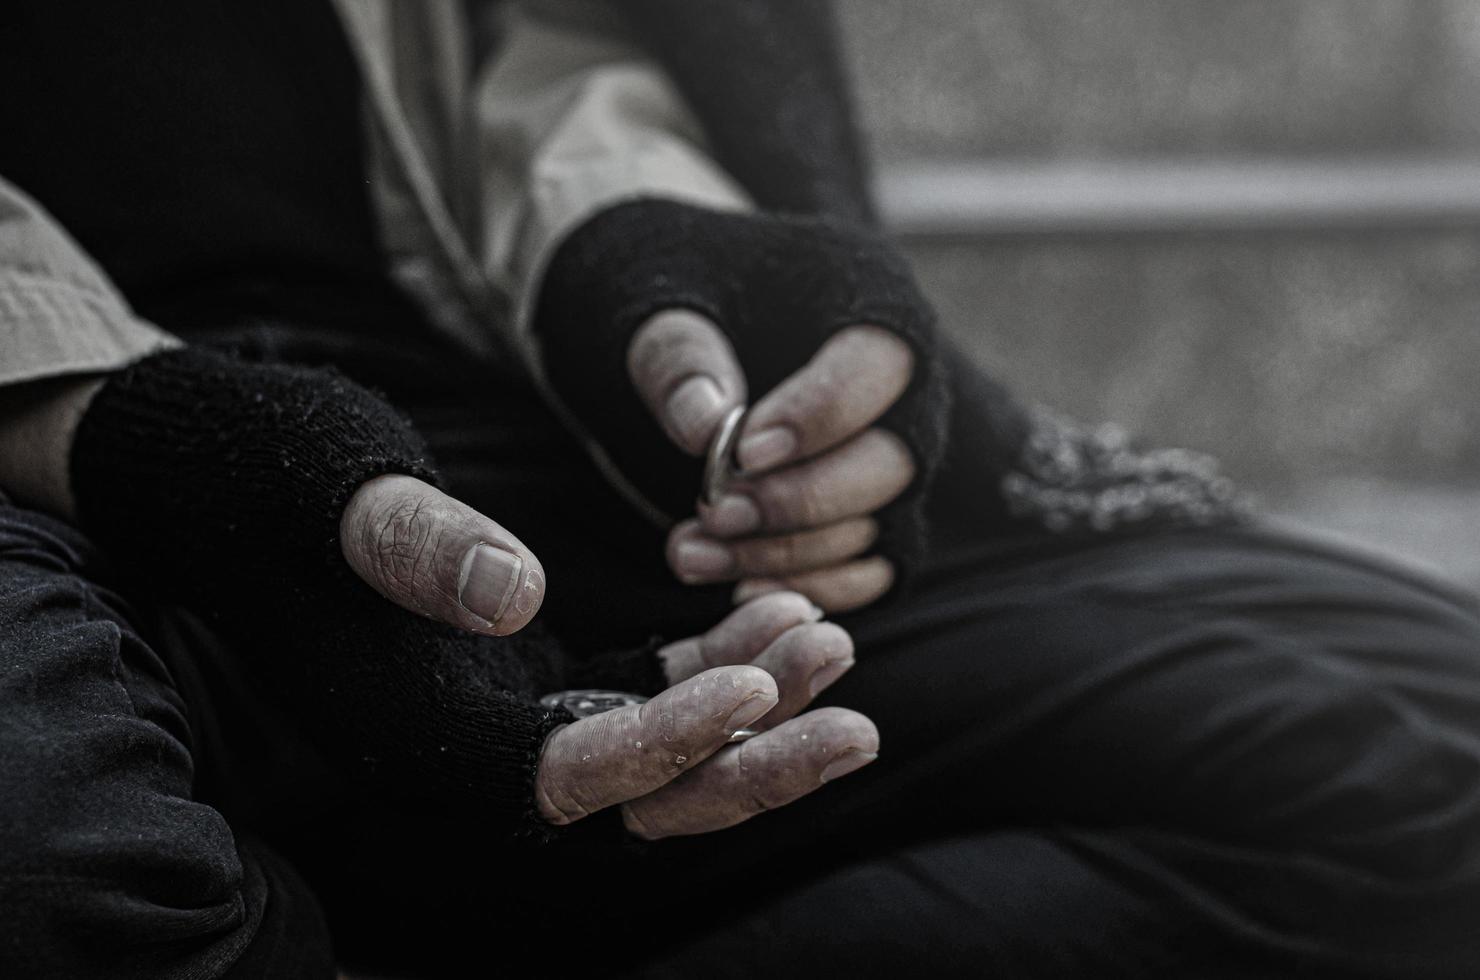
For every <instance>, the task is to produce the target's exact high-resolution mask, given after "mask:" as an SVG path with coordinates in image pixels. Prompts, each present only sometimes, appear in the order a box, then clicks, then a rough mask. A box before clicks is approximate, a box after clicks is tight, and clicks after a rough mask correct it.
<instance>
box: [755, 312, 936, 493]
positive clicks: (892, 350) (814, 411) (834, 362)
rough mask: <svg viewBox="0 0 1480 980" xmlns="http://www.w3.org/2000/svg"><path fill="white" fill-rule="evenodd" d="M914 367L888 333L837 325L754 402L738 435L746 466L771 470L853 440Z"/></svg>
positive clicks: (904, 347) (908, 354)
mask: <svg viewBox="0 0 1480 980" xmlns="http://www.w3.org/2000/svg"><path fill="white" fill-rule="evenodd" d="M914 364H915V355H914V351H912V350H911V349H910V347H909V345H908V344H906V343H905V342H904V341H903V340H901V339H899V338H898V337H896V336H895V335H894V334H892V333H889V332H888V331H886V330H883V329H881V328H879V327H871V326H856V327H849V328H847V329H845V330H840V331H839V332H838V333H836V334H834V335H833V336H832V337H831V338H830V339H829V340H828V341H827V342H826V343H824V344H823V345H822V347H821V348H820V349H819V350H818V351H817V353H816V355H814V356H813V358H812V360H810V361H808V362H807V364H806V365H805V366H804V367H803V368H802V369H801V370H799V371H798V372H796V373H795V374H793V375H792V376H791V377H790V378H788V379H787V380H785V381H783V382H782V383H781V384H780V385H778V386H777V387H776V388H775V389H773V390H772V391H771V392H769V393H768V394H767V395H766V396H765V397H764V398H762V399H761V400H760V401H759V402H757V403H756V405H755V407H754V408H753V409H752V410H751V412H750V415H749V417H748V418H747V419H746V421H745V430H744V431H743V432H742V433H741V435H740V445H739V447H738V450H737V453H738V456H739V460H740V465H741V467H742V468H743V469H746V470H750V471H756V472H759V471H764V470H769V469H773V468H775V467H777V466H781V465H784V464H787V463H790V462H793V461H794V460H798V459H804V458H807V457H809V456H815V455H817V454H818V453H820V452H822V451H824V450H826V449H831V448H832V447H833V446H836V445H838V444H840V443H842V442H844V441H846V440H848V439H850V438H852V437H853V436H855V435H857V434H858V433H860V432H862V431H863V430H864V429H866V428H867V427H868V426H870V425H872V424H873V423H874V422H875V421H876V420H877V419H878V418H879V416H881V415H883V414H884V413H885V412H886V411H888V409H889V406H891V405H893V404H894V402H895V401H896V400H898V398H899V396H900V395H901V394H903V393H904V390H905V388H907V387H908V386H909V383H910V375H911V373H912V372H913V371H914Z"/></svg>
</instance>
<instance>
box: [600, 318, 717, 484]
mask: <svg viewBox="0 0 1480 980" xmlns="http://www.w3.org/2000/svg"><path fill="white" fill-rule="evenodd" d="M627 374H628V376H629V377H630V378H631V379H632V384H633V385H635V386H636V388H637V393H638V395H639V396H641V398H642V400H643V403H644V404H646V405H647V407H648V411H650V412H652V413H653V417H654V418H656V419H657V420H658V422H659V424H660V425H662V426H663V431H664V432H666V433H668V438H670V439H672V440H673V442H674V443H675V444H676V445H677V446H678V447H679V448H681V449H683V450H684V451H685V452H687V453H689V454H690V455H692V456H697V455H699V454H701V453H702V452H704V450H705V448H706V447H707V446H708V445H709V443H710V441H711V440H712V439H713V438H714V433H715V430H717V429H718V428H719V424H720V422H721V421H723V420H724V417H725V416H726V415H727V414H728V413H729V411H730V410H731V409H732V408H734V407H736V406H737V405H742V404H744V403H745V376H744V374H742V373H741V371H740V362H739V361H738V360H737V359H736V358H735V349H734V348H733V347H731V346H730V342H729V340H728V339H726V337H725V335H724V334H723V333H722V332H721V331H720V329H719V327H717V326H715V325H714V323H713V322H712V321H711V320H709V319H708V318H706V317H704V316H701V315H700V314H698V313H695V312H693V311H692V310H685V309H669V310H663V311H661V312H659V313H655V314H653V316H651V317H649V318H648V319H647V320H646V321H645V322H644V323H643V325H642V326H641V327H640V328H638V331H637V333H636V334H634V335H633V337H632V343H631V345H630V346H629V347H628V348H627Z"/></svg>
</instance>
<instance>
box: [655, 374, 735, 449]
mask: <svg viewBox="0 0 1480 980" xmlns="http://www.w3.org/2000/svg"><path fill="white" fill-rule="evenodd" d="M724 404H725V396H724V394H723V393H722V392H721V391H720V390H719V385H717V384H715V382H714V379H713V378H711V377H709V375H707V374H700V375H695V376H694V377H692V378H690V379H689V380H687V381H685V382H684V383H683V384H681V385H679V386H678V387H677V388H676V389H674V391H673V394H671V395H669V396H668V405H667V406H666V411H667V413H668V424H669V425H670V426H672V427H673V430H674V431H675V432H677V433H678V434H679V435H680V436H681V437H683V440H684V442H685V443H686V444H688V445H694V444H695V443H698V442H702V441H703V439H704V434H705V433H704V424H705V423H706V422H708V421H709V420H711V419H713V418H714V417H715V415H717V414H718V413H719V411H720V409H722V408H723V407H724Z"/></svg>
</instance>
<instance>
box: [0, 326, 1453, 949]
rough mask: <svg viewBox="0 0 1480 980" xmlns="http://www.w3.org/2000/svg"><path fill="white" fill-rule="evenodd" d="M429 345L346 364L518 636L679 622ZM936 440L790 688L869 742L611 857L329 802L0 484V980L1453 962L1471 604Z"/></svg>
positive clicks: (372, 806) (522, 399)
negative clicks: (829, 683)
mask: <svg viewBox="0 0 1480 980" xmlns="http://www.w3.org/2000/svg"><path fill="white" fill-rule="evenodd" d="M351 370H352V371H353V366H351ZM451 370H452V369H451V368H446V369H444V370H440V371H433V372H431V373H428V374H427V375H426V384H425V385H424V386H420V387H419V386H418V385H417V384H415V383H413V382H408V381H407V380H406V376H408V375H409V376H411V377H413V378H414V377H417V376H419V375H418V374H417V371H416V370H415V367H414V365H413V366H411V367H408V363H407V360H406V358H405V357H404V354H403V356H402V357H401V358H400V359H399V360H398V361H397V362H396V374H397V376H398V377H399V379H400V380H399V381H398V382H397V383H398V384H399V385H400V386H401V387H400V389H399V390H397V389H395V388H394V387H393V386H392V385H388V384H384V383H383V382H384V381H385V380H386V379H385V378H375V377H369V378H367V380H370V381H372V382H376V381H380V382H382V386H383V387H387V388H391V390H392V394H393V396H394V397H395V398H396V399H397V400H398V401H400V402H401V403H402V404H403V406H404V407H406V408H407V409H408V410H410V411H411V412H412V414H413V417H414V418H415V419H416V420H417V421H418V423H419V424H420V425H421V426H422V428H423V429H424V430H425V431H427V432H428V434H429V435H430V437H431V438H432V440H433V443H434V449H435V450H436V451H437V453H438V455H439V457H440V458H441V460H442V463H443V467H444V469H445V470H446V471H447V472H448V474H449V478H450V480H451V482H452V484H453V488H454V489H455V490H456V491H457V492H459V494H460V495H462V496H463V497H464V498H465V499H468V500H469V501H470V502H472V503H474V504H475V505H476V506H479V507H481V508H483V509H485V510H486V511H487V512H488V513H489V514H491V515H492V516H494V517H496V518H497V519H499V520H500V521H502V522H504V523H505V524H507V525H508V526H510V527H511V528H513V529H514V530H516V532H517V533H519V534H520V535H521V537H523V538H524V540H525V541H526V542H528V543H529V544H530V545H531V546H532V547H533V548H534V549H535V550H536V551H537V552H539V553H540V554H541V556H542V558H543V559H544V561H545V564H546V567H547V570H549V571H550V581H551V599H552V605H551V608H550V609H549V610H547V612H548V614H549V616H550V618H551V620H552V625H553V626H554V627H555V628H556V630H557V632H563V633H564V634H565V635H567V636H569V638H570V642H571V643H573V644H577V645H579V644H581V643H584V642H588V641H591V642H594V640H591V638H590V636H589V635H588V634H593V633H594V634H597V635H599V634H601V633H603V631H605V632H606V633H609V634H612V635H620V634H624V633H627V632H634V633H635V632H637V631H640V630H643V629H647V630H657V631H660V632H668V633H670V634H671V635H674V636H676V635H679V634H680V632H681V631H683V630H686V629H689V628H691V627H692V626H694V625H695V624H696V623H697V625H698V626H700V627H702V626H703V625H704V624H705V623H704V620H705V619H706V618H710V617H712V616H713V615H714V614H715V609H716V608H718V605H720V604H722V603H723V596H722V594H721V593H714V592H703V591H701V592H698V593H694V592H690V591H688V590H682V589H679V588H678V587H677V586H673V585H670V584H668V582H667V580H666V577H664V576H663V575H662V574H661V573H662V568H661V554H660V542H659V541H658V540H657V538H656V535H655V534H654V533H653V532H652V531H651V530H649V529H645V528H643V527H642V526H641V525H640V524H637V523H636V522H634V521H633V520H632V519H631V518H630V517H627V516H625V512H624V511H623V510H622V509H621V505H620V503H618V502H615V501H614V500H612V499H609V498H608V497H607V496H606V495H605V492H604V491H602V490H600V489H599V487H600V484H599V483H594V482H591V480H590V479H588V477H589V473H588V471H587V469H586V468H585V467H586V464H585V463H584V461H583V460H582V459H581V458H580V456H579V453H578V452H576V451H575V450H574V448H573V447H572V446H571V445H570V444H569V441H568V440H566V439H564V437H562V436H560V435H558V433H557V431H556V430H555V429H554V428H553V427H552V426H549V424H548V422H547V420H545V419H544V416H543V415H541V414H539V413H538V412H537V411H535V410H533V409H532V408H531V403H530V402H529V401H528V400H527V398H528V396H527V395H526V394H524V393H521V392H519V391H518V389H515V388H505V389H503V390H502V391H492V392H490V391H488V390H487V386H485V388H484V390H481V391H478V392H473V391H472V389H471V388H467V387H463V386H462V385H461V384H460V383H459V382H458V378H457V376H455V375H453V376H451V380H449V372H450V371H451ZM354 373H361V374H362V376H363V374H364V373H365V372H361V371H355V372H354ZM371 373H372V374H373V372H371ZM387 377H389V375H388V376H387ZM467 384H468V385H472V384H473V381H472V380H471V379H469V380H468V381H467ZM475 397H476V399H477V400H478V404H479V405H481V406H483V407H482V408H481V409H480V410H479V411H477V412H469V411H468V410H467V409H466V408H465V406H466V405H467V404H469V402H470V400H472V399H474V398H475ZM968 398H969V394H968ZM470 416H471V417H470ZM508 419H516V420H518V421H517V424H515V423H510V422H507V421H500V420H508ZM952 445H953V449H952V452H953V456H954V457H956V458H954V459H953V461H952V462H953V465H952V466H951V467H950V468H949V469H948V471H947V472H948V476H947V480H948V481H949V482H948V484H946V485H943V492H942V494H941V495H940V502H939V503H938V505H937V507H936V513H935V521H936V525H937V527H936V541H937V545H936V548H935V550H934V555H933V558H932V561H931V563H930V567H929V568H928V569H927V570H926V572H925V573H924V574H923V575H922V576H921V578H920V580H919V582H918V583H917V588H916V592H915V594H914V595H913V596H912V597H911V598H910V599H909V600H908V601H907V602H905V603H902V604H897V605H894V606H891V607H887V608H882V609H879V610H873V611H867V612H865V613H862V614H860V615H857V616H854V617H852V618H850V619H849V620H848V621H847V625H848V626H849V628H850V629H852V630H853V632H854V635H855V638H856V640H857V644H858V651H859V658H858V659H859V662H858V666H857V667H856V668H855V669H854V671H853V672H851V673H850V675H849V676H848V677H846V678H845V679H844V680H843V681H842V682H840V683H839V684H838V685H836V687H835V688H834V689H833V690H832V691H830V692H829V693H828V695H827V698H826V700H827V702H829V703H837V704H844V705H848V706H850V707H853V708H856V709H859V710H861V711H864V712H865V713H867V714H868V715H870V716H871V717H872V718H873V719H874V720H875V721H876V723H877V724H878V726H879V729H880V731H881V734H882V738H883V751H882V754H881V757H880V759H879V760H878V762H876V763H875V764H874V765H872V766H870V767H868V768H866V769H865V770H863V771H861V772H860V773H858V774H856V775H854V776H851V777H849V778H848V779H845V780H842V781H840V782H839V783H837V784H836V785H830V786H828V787H825V788H823V789H821V790H820V791H818V792H817V793H815V794H814V795H812V796H811V797H808V798H807V799H805V800H804V801H801V802H799V803H798V804H796V805H793V806H791V807H787V808H785V809H783V810H781V811H778V812H776V813H772V814H767V815H764V816H762V817H760V818H757V819H756V820H754V821H752V822H750V823H748V824H746V825H744V826H742V827H740V828H736V829H734V830H731V831H726V832H723V833H719V834H712V835H705V836H702V837H696V838H691V839H683V840H675V841H667V842H662V843H660V844H657V845H653V846H639V845H635V844H633V843H632V842H630V841H625V840H623V839H622V838H621V837H620V834H619V833H617V831H616V828H615V827H614V826H613V821H611V820H610V819H606V820H603V819H600V818H597V819H594V820H592V821H591V822H590V824H589V826H587V827H584V828H581V829H580V830H579V831H578V832H577V833H574V834H571V835H570V836H569V837H568V838H566V839H565V840H562V841H558V842H556V843H555V844H552V845H548V846H544V847H536V846H533V845H530V844H521V843H519V842H513V843H510V842H502V841H488V840H484V839H483V838H482V837H481V835H480V834H479V830H478V828H477V827H470V826H467V825H466V823H465V822H464V821H460V820H459V818H458V814H456V813H449V812H445V811H444V810H442V809H439V808H438V807H436V806H435V805H434V804H432V803H428V804H427V805H426V806H424V807H420V808H416V807H407V806H404V805H403V806H400V807H399V808H396V809H392V808H388V807H385V806H382V805H379V804H378V803H377V801H374V800H366V799H362V798H358V797H356V796H355V795H354V793H353V791H352V790H345V789H343V788H341V787H338V786H337V785H336V784H335V782H334V780H333V778H332V774H329V773H324V772H322V771H321V770H320V769H319V768H318V766H317V763H316V760H315V758H314V756H313V753H312V751H311V749H309V748H308V747H307V746H305V745H302V744H301V742H300V741H299V740H298V739H296V737H295V733H294V726H293V722H292V719H290V718H285V717H281V716H279V715H277V714H276V713H275V712H274V710H273V709H272V707H271V706H270V705H267V704H263V703H261V702H260V701H259V700H258V699H256V698H255V697H254V696H253V694H252V685H251V681H250V669H249V664H244V661H246V660H249V653H248V652H244V651H239V650H232V649H230V648H229V647H228V646H226V645H223V644H221V643H219V642H217V641H215V640H214V639H213V638H211V637H209V636H208V635H206V634H205V633H204V632H203V631H201V630H199V629H198V628H196V627H195V626H194V625H193V624H192V622H191V621H190V620H189V618H188V617H187V616H183V615H179V614H174V613H161V612H160V611H158V610H142V609H131V608H130V607H129V606H128V605H127V604H126V602H125V600H124V599H122V598H120V593H123V594H126V593H127V589H126V588H120V587H119V584H118V583H116V582H114V581H112V580H111V578H110V574H109V572H108V570H107V565H106V562H105V560H104V559H103V558H102V556H99V555H97V554H95V553H94V552H93V551H92V549H90V547H89V546H88V544H87V542H86V541H85V540H84V539H83V538H82V537H81V536H80V535H79V534H78V533H77V532H75V531H73V530H72V529H70V528H67V527H65V526H62V525H60V524H58V523H57V522H54V521H51V520H48V519H46V518H43V517H40V516H38V515H36V514H33V513H28V512H26V511H23V510H20V509H17V508H14V507H9V506H6V507H3V508H0V975H5V976H46V977H50V976H59V977H60V976H66V977H87V976H108V977H118V976H147V977H176V976H178V977H210V976H229V975H236V976H253V977H293V976H329V975H331V972H332V962H333V954H331V952H330V936H331V934H332V935H333V939H334V942H336V943H337V944H338V947H339V955H341V956H342V957H346V958H348V959H350V960H352V961H354V960H359V961H363V962H366V963H369V964H372V965H376V964H386V963H395V962H397V961H399V962H400V963H401V964H405V965H409V966H411V967H413V968H428V967H429V966H435V965H437V964H438V963H439V961H451V960H453V959H456V958H462V957H466V956H472V957H475V959H473V960H472V962H474V963H478V964H480V971H481V972H488V973H498V972H502V971H504V970H507V969H512V964H513V962H514V957H515V956H516V955H520V956H523V955H533V956H535V957H536V958H537V960H538V959H539V958H541V957H544V958H548V961H549V962H550V963H551V969H556V970H561V971H572V970H574V971H579V972H581V973H583V974H587V973H598V972H601V973H606V972H612V971H617V970H630V971H634V972H639V973H643V974H647V975H655V976H675V977H678V976H695V975H702V976H734V977H742V976H744V977H754V976H756V975H758V974H762V973H770V974H776V973H780V974H781V975H795V974H798V973H803V972H806V973H809V974H814V975H815V974H817V973H819V972H821V971H831V972H837V973H840V974H846V975H853V976H898V975H905V974H906V973H908V974H917V973H918V974H922V975H947V976H951V975H962V976H968V975H969V976H1004V977H1008V976H1011V977H1073V976H1085V977H1104V976H1118V975H1128V976H1136V975H1144V976H1197V977H1218V976H1246V977H1266V976H1285V975H1294V976H1352V977H1384V978H1386V977H1391V978H1399V977H1401V978H1415V977H1455V978H1459V977H1472V976H1474V975H1475V974H1476V971H1477V970H1480V614H1477V611H1476V608H1475V606H1474V604H1473V603H1472V602H1471V601H1470V600H1468V599H1466V598H1465V597H1462V596H1458V595H1452V594H1450V593H1448V592H1447V591H1446V590H1444V589H1443V588H1440V587H1437V586H1434V585H1432V584H1429V583H1427V582H1424V581H1421V580H1418V579H1415V578H1413V577H1410V576H1408V575H1406V574H1404V573H1402V572H1399V571H1396V570H1393V569H1390V568H1387V567H1385V566H1383V565H1381V564H1378V563H1374V562H1372V561H1370V560H1367V559H1363V558H1357V557H1352V556H1347V555H1343V554H1338V553H1335V552H1332V551H1330V550H1328V549H1323V548H1320V547H1316V546H1313V545H1310V544H1307V543H1303V542H1301V541H1300V540H1298V539H1297V538H1294V537H1292V536H1289V535H1284V534H1278V533H1275V532H1272V531H1269V530H1265V529H1260V528H1256V527H1246V528H1223V529H1210V530H1202V531H1182V532H1170V531H1169V532H1157V533H1151V532H1147V533H1142V534H1122V535H1108V536H1101V537H1095V538H1080V539H1073V540H1070V539H1064V540H1059V539H1051V538H1047V537H1042V536H1035V535H1031V534H1025V535H1023V536H1021V537H1020V538H1016V539H1013V538H1008V537H1004V536H1003V535H1002V534H1001V533H1000V532H1001V528H1000V526H998V525H996V524H995V523H991V522H989V521H988V520H987V518H986V517H985V516H984V515H983V513H982V512H978V511H976V510H974V509H973V507H972V506H971V501H972V500H973V499H977V500H980V499H985V497H986V496H988V495H990V494H991V491H992V482H991V481H992V480H993V479H994V478H993V476H992V475H991V473H990V472H989V471H988V470H987V469H986V468H985V467H983V466H982V464H981V463H980V461H978V460H977V459H976V457H975V456H974V455H973V453H972V452H971V445H970V441H969V435H968V434H967V433H965V432H962V433H959V434H958V435H957V436H956V437H955V438H954V439H953V443H952ZM531 461H534V462H531ZM557 518H559V519H561V520H564V521H565V522H566V523H565V525H564V526H563V528H564V531H565V532H566V533H563V534H561V535H555V534H550V533H549V532H548V530H547V529H548V527H550V526H551V525H550V522H551V521H554V520H556V519H557ZM613 521H617V522H619V523H617V524H613V523H612V522H613ZM572 524H574V525H575V528H574V531H572V527H571V525H572ZM586 530H589V531H591V532H592V533H591V534H590V535H587V534H585V533H583V532H584V531H586ZM542 535H544V536H546V539H545V540H542ZM634 547H635V548H639V549H641V550H639V551H637V552H634V551H633V550H632V549H633V548H634ZM634 555H636V557H634ZM577 559H580V561H579V563H578V562H577ZM634 567H635V568H636V569H637V571H636V572H634ZM613 576H617V577H615V578H614V577H613ZM563 586H564V588H565V594H566V596H567V598H566V599H563V600H562V599H557V598H556V597H557V596H559V595H560V594H561V590H562V587H563ZM580 596H589V597H590V598H589V600H588V601H589V603H594V604H596V608H601V609H606V608H608V607H609V608H610V610H611V613H610V617H609V619H608V620H605V621H601V620H599V617H598V620H599V621H598V622H597V623H596V624H595V626H592V625H591V624H590V623H589V620H590V619H591V618H592V617H591V616H590V615H589V610H590V609H591V608H592V606H591V605H585V606H583V605H582V604H581V602H579V601H577V598H576V597H580ZM583 608H584V609H586V610H587V615H586V616H584V617H582V616H579V615H577V612H578V611H579V610H581V609H583ZM582 620H585V621H584V622H583V621H582ZM326 920H327V925H326Z"/></svg>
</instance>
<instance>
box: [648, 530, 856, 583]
mask: <svg viewBox="0 0 1480 980" xmlns="http://www.w3.org/2000/svg"><path fill="white" fill-rule="evenodd" d="M878 537H879V524H878V522H877V521H875V520H874V519H873V518H870V517H853V518H849V519H847V520H843V521H839V522H838V523H836V524H830V525H828V526H827V527H820V528H816V529H814V530H810V531H799V532H796V533H794V534H780V535H775V536H771V537H763V538H740V539H736V540H733V541H726V540H723V539H721V538H712V537H709V536H708V535H706V534H705V533H704V530H703V527H702V526H701V525H700V523H699V522H698V521H697V520H687V521H683V522H682V523H680V524H677V525H675V527H674V528H673V530H672V531H671V532H670V533H669V535H668V567H670V568H671V569H673V573H674V574H675V575H677V576H678V578H679V581H681V582H685V583H687V584H690V585H696V584H701V583H707V582H727V581H732V580H734V579H738V578H745V577H749V576H773V577H774V576H779V575H794V574H798V573H801V572H810V571H815V570H817V569H821V568H829V567H831V566H834V565H839V564H842V563H843V562H846V561H848V560H850V559H852V558H857V557H858V556H859V555H861V554H863V553H864V552H865V551H868V549H869V548H872V547H873V545H874V542H875V541H876V540H878Z"/></svg>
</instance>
